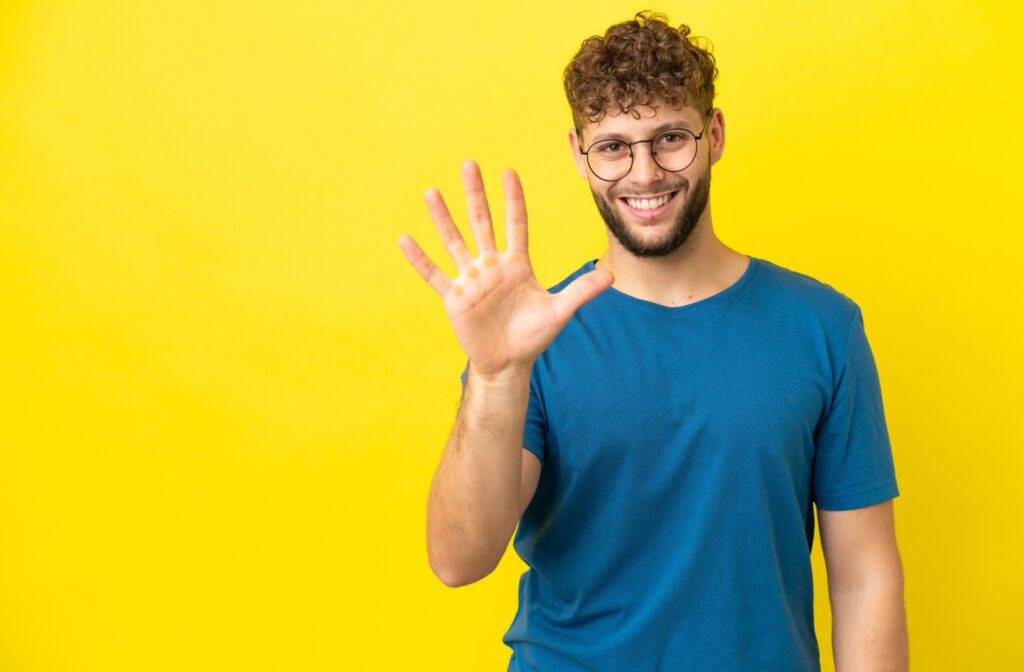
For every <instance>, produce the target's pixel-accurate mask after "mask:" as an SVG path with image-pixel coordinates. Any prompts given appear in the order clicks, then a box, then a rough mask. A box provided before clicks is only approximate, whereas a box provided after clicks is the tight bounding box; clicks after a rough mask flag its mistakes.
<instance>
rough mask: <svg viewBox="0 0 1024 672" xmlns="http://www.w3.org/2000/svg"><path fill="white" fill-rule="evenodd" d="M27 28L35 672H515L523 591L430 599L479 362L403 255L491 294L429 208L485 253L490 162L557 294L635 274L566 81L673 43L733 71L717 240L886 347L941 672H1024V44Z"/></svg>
mask: <svg viewBox="0 0 1024 672" xmlns="http://www.w3.org/2000/svg"><path fill="white" fill-rule="evenodd" d="M1008 4H1009V3H1008ZM0 8H2V9H0V297H2V306H0V308H2V317H3V325H4V326H3V329H2V331H0V334H2V335H0V346H2V348H3V350H2V361H3V364H2V372H3V378H2V381H3V385H2V388H0V389H2V395H3V396H2V424H0V670H3V672H43V671H46V672H49V671H62V672H63V671H67V672H77V671H86V670H89V671H103V672H114V671H120V670H133V671H136V670H176V671H180V670H247V671H251V672H256V671H264V670H282V671H284V670H302V671H305V670H359V671H362V670H413V669H416V670H423V669H437V670H473V671H476V670H503V669H505V665H506V662H507V659H508V655H509V651H508V649H507V648H506V647H505V646H504V645H503V644H502V643H501V635H502V634H503V633H504V631H505V629H506V628H507V627H508V625H509V623H510V622H511V619H512V617H513V614H514V611H515V606H516V582H517V579H518V575H519V573H520V572H521V571H524V569H525V566H524V565H523V564H522V562H521V561H520V560H519V559H518V557H516V556H515V555H514V554H513V553H512V552H511V551H510V552H509V554H508V555H506V557H505V559H504V561H503V562H502V564H501V566H500V567H499V569H498V570H497V571H496V572H495V573H494V574H493V575H491V576H490V577H488V578H487V579H485V580H483V581H481V582H479V583H476V584H473V585H471V586H467V587H464V588H460V589H457V590H453V589H449V588H446V587H445V586H443V585H442V584H441V583H440V581H439V580H437V579H436V577H434V576H433V575H432V574H431V572H430V570H429V568H428V565H427V560H426V550H425V501H426V495H427V491H428V487H429V484H430V479H431V477H432V475H433V470H434V468H435V467H436V464H437V461H438V459H439V457H440V454H441V450H442V447H443V444H444V441H445V439H446V437H447V433H448V430H449V428H450V424H451V421H452V419H453V417H454V411H455V407H456V402H457V399H458V393H459V380H458V375H459V373H460V372H461V370H462V366H463V364H464V357H463V355H462V352H461V350H460V349H459V347H458V343H457V341H456V340H455V338H454V335H453V333H452V332H451V328H450V325H449V324H448V322H447V320H446V317H445V314H444V311H443V308H442V305H441V302H440V300H439V298H438V297H437V296H436V295H435V294H434V293H433V291H432V290H431V289H430V288H429V287H428V286H427V285H426V284H425V283H424V282H423V281H422V280H421V279H420V278H419V276H418V275H416V273H415V272H414V271H413V270H412V268H411V267H410V266H409V265H408V264H407V262H406V260H405V259H404V257H403V256H402V254H401V252H400V250H399V248H398V245H397V239H398V237H399V235H400V234H402V233H409V234H411V235H413V237H415V238H416V240H417V241H419V242H420V243H421V244H422V245H423V247H424V249H425V250H426V251H427V252H428V254H430V255H431V256H432V257H433V258H434V259H435V260H436V261H437V262H438V263H439V264H440V265H441V266H442V268H444V269H446V270H447V271H448V272H449V273H452V274H454V265H453V264H452V262H451V260H450V259H448V258H447V255H446V254H445V252H444V249H443V247H442V246H441V244H440V242H439V240H438V238H437V234H436V231H435V230H434V227H433V224H432V223H431V221H430V219H429V217H428V215H427V211H426V208H425V206H424V204H423V200H422V196H423V192H424V191H425V190H426V189H427V188H428V187H430V186H436V187H438V188H440V189H441V191H442V193H443V194H445V196H446V197H447V200H448V202H449V203H450V205H451V207H452V210H453V214H454V215H455V217H456V220H457V221H458V222H459V223H460V224H461V225H462V226H463V230H464V232H465V234H466V236H467V238H468V237H469V235H470V234H469V230H468V226H466V225H465V219H464V212H465V206H464V201H463V197H462V191H461V183H460V181H459V163H460V161H461V160H463V159H465V158H473V159H476V160H477V161H479V163H480V165H481V166H482V169H483V172H484V179H485V183H486V184H487V187H488V191H489V193H490V195H491V199H492V210H493V212H494V214H495V216H496V218H498V219H499V221H500V217H501V212H502V207H501V200H500V195H501V190H500V182H499V175H500V170H501V169H502V168H504V167H509V166H511V167H515V168H516V169H517V170H518V171H519V173H520V175H521V176H522V181H523V185H524V189H525V192H526V197H527V203H528V207H529V212H530V216H531V232H530V244H531V250H532V255H533V259H534V265H535V268H536V271H537V274H538V278H539V280H540V281H541V282H542V284H544V285H545V286H550V285H552V284H554V283H555V282H557V281H559V280H561V279H562V278H563V277H564V276H565V275H567V274H568V273H569V272H570V271H572V270H574V269H575V268H577V267H578V266H579V265H580V264H581V263H582V262H583V261H585V260H586V259H591V258H596V257H597V256H599V255H600V254H601V252H602V251H603V249H604V245H605V233H604V226H603V223H602V222H601V220H600V218H599V216H598V214H597V211H596V209H595V208H594V205H593V201H592V199H591V196H590V193H589V190H588V189H587V187H586V184H585V183H584V182H583V181H582V180H581V179H580V178H579V176H578V175H577V173H576V171H575V169H574V168H573V166H572V163H571V161H570V155H569V150H568V144H567V142H566V139H565V134H566V131H567V129H568V128H569V126H570V118H569V111H568V106H567V104H566V102H565V99H564V94H563V92H562V89H561V79H560V78H561V72H562V68H563V67H564V66H565V64H566V63H567V62H568V60H569V59H570V57H571V56H572V54H573V53H574V52H575V50H576V49H577V48H578V46H579V44H580V42H581V41H582V40H583V39H584V38H586V37H587V36H589V35H591V34H594V33H603V32H604V30H605V29H606V28H607V27H608V26H609V25H610V24H612V23H615V22H618V21H621V20H624V19H627V18H629V17H630V16H631V15H632V14H633V13H634V12H635V11H638V10H640V9H648V8H649V9H656V10H662V11H665V12H667V13H668V15H669V18H670V20H671V21H672V22H673V23H681V22H686V23H689V24H690V25H691V26H692V27H693V29H694V33H695V34H696V35H701V36H706V37H708V38H710V40H711V42H712V44H713V45H714V49H715V53H716V55H717V58H718V63H719V67H720V69H721V76H720V79H719V80H718V91H719V95H718V98H717V99H716V104H717V105H718V106H720V107H721V108H722V109H723V111H724V115H725V119H726V123H727V143H726V151H725V155H724V157H723V160H722V161H721V163H719V164H718V165H716V167H715V169H714V180H713V189H712V203H713V208H714V224H715V228H716V231H717V232H718V235H719V236H720V237H721V238H722V239H723V240H724V241H726V242H727V243H728V244H729V245H731V246H733V247H735V248H737V249H738V250H740V251H742V252H744V253H747V254H752V255H755V256H759V257H762V258H766V259H769V260H772V261H774V262H776V263H779V264H781V265H783V266H786V267H788V268H792V269H794V270H797V271H800V272H803V273H807V274H809V275H812V276H814V277H816V278H818V279H820V280H822V281H823V282H827V283H829V284H831V285H832V286H834V287H836V288H837V289H839V290H840V291H842V292H843V293H845V294H846V295H848V296H850V297H851V298H852V299H854V300H855V301H857V302H858V303H859V304H860V306H861V307H862V309H863V312H864V315H865V322H866V328H867V331H868V335H869V339H870V341H871V344H872V347H873V349H874V353H875V357H876V361H877V363H878V367H879V371H880V376H881V380H882V385H883V395H884V401H885V405H886V414H887V418H888V422H889V430H890V435H891V438H892V443H893V450H894V459H895V462H896V467H897V475H898V480H899V483H900V488H901V491H902V495H901V497H899V498H897V500H896V516H897V527H898V536H899V541H900V548H901V551H902V555H903V561H904V566H905V572H906V598H907V614H908V620H909V624H910V642H911V660H912V664H913V667H914V669H917V670H929V671H940V670H1005V669H1010V667H1012V665H1013V664H1014V662H1015V661H1016V662H1017V663H1019V660H1020V654H1019V652H1020V642H1019V627H1020V616H1019V615H1020V605H1021V603H1022V601H1024V590H1022V579H1021V573H1020V552H1021V545H1022V544H1021V532H1022V525H1021V523H1022V513H1021V511H1022V505H1024V501H1022V499H1021V495H1020V494H1019V492H1020V480H1021V475H1022V469H1021V466H1022V457H1021V447H1022V443H1024V442H1022V440H1021V439H1022V432H1021V426H1020V408H1021V402H1022V394H1021V379H1022V376H1024V366H1022V363H1021V357H1020V343H1021V342H1022V341H1024V339H1022V335H1024V334H1022V328H1021V325H1022V320H1021V316H1020V312H1021V307H1022V301H1021V289H1022V282H1021V277H1020V267H1021V264H1020V250H1019V244H1020V243H1021V240H1022V237H1021V235H1020V226H1021V223H1022V217H1021V187H1020V185H1019V181H1020V176H1021V168H1020V166H1021V164H1022V159H1024V145H1022V142H1021V136H1020V134H1019V132H1018V130H1017V129H1018V125H1019V123H1020V107H1019V103H1020V96H1019V93H1018V90H1019V88H1020V75H1019V73H1020V70H1021V66H1022V63H1021V58H1020V56H1019V55H1018V54H1019V50H1020V41H1021V38H1020V35H1019V28H1018V26H1019V25H1020V19H1021V16H1020V15H1019V14H1016V15H1011V13H1010V10H1007V9H1004V8H1003V7H1002V5H1001V3H997V2H993V1H989V2H962V3H936V2H925V1H920V2H909V1H905V2H887V1H882V0H872V1H871V2H842V3H840V2H836V3H820V2H809V1H807V2H764V3H760V4H758V3H753V2H721V1H718V0H716V1H709V2H689V3H663V4H661V5H658V6H646V7H645V6H635V7H634V6H629V5H627V4H623V3H619V2H596V1H595V2H588V3H585V4H582V5H581V4H579V3H551V2H536V1H533V2H522V3H484V5H483V6H480V5H478V4H476V3H447V4H446V3H441V4H437V3H434V2H426V1H424V2H420V3H411V2H401V3H389V4H380V3H346V2H341V3H339V2H328V1H323V2H305V3H304V2H283V1H282V2H276V3H266V2H264V3H258V2H256V3H254V2H240V1H236V2H223V1H214V2H211V1H209V0H202V1H190V2H181V1H175V2H141V1H140V2H135V1H124V2H98V1H96V2H86V1H84V0H83V1H80V2H42V1H38V2H29V1H28V0H24V1H16V2H10V1H7V2H3V4H0ZM503 236H504V232H503V230H502V228H501V227H500V226H499V229H498V238H499V245H501V241H502V240H503ZM818 542H819V540H818V539H816V540H815V549H814V557H813V560H814V567H815V570H816V574H817V579H816V583H815V592H816V618H817V625H818V638H819V642H820V644H821V649H822V660H823V668H824V669H825V670H831V669H832V665H831V648H830V644H829V633H830V629H829V622H830V619H829V610H828V598H827V591H826V584H825V575H824V572H823V570H824V565H823V562H822V558H821V555H820V546H819V543H818Z"/></svg>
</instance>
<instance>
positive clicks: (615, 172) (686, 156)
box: [576, 110, 711, 182]
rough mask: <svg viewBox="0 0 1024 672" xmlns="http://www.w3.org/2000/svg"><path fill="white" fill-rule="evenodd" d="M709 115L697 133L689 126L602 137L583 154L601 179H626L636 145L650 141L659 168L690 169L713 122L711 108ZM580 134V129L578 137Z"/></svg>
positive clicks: (607, 180) (577, 132) (608, 180)
mask: <svg viewBox="0 0 1024 672" xmlns="http://www.w3.org/2000/svg"><path fill="white" fill-rule="evenodd" d="M707 115H708V118H707V119H706V120H705V121H704V126H703V127H702V128H701V129H700V133H698V134H697V135H694V133H693V131H691V130H690V129H688V128H672V129H669V130H667V131H664V132H662V133H659V134H658V135H657V136H656V137H654V138H652V139H650V140H637V141H636V142H625V141H623V140H616V139H614V138H613V139H610V140H598V141H597V142H595V143H593V144H592V145H590V147H589V148H587V151H585V152H583V151H581V152H580V154H583V155H584V156H585V157H587V165H588V166H590V170H591V171H592V172H593V173H594V176H595V177H597V179H599V180H604V181H605V182H615V181H617V180H621V179H622V178H624V177H625V176H626V175H628V174H629V171H630V170H632V169H633V145H642V144H645V143H647V144H650V145H651V158H653V159H654V163H656V164H657V165H658V167H659V168H661V169H662V170H666V171H668V172H670V173H678V172H679V171H681V170H686V168H687V167H688V166H689V165H690V164H691V163H693V160H694V159H695V158H696V157H697V141H698V140H700V139H701V138H702V137H704V131H705V130H707V127H708V122H709V121H711V110H708V111H707ZM579 135H580V132H579V129H577V130H576V137H579Z"/></svg>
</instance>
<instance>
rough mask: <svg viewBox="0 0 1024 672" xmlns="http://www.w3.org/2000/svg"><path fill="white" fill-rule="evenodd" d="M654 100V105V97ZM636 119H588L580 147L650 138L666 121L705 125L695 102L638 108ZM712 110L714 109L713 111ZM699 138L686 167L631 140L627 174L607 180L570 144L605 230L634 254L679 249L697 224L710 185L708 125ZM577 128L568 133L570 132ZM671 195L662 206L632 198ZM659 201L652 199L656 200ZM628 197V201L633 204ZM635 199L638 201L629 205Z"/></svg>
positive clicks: (692, 127) (677, 124) (653, 254)
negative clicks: (665, 163) (672, 166)
mask: <svg viewBox="0 0 1024 672" xmlns="http://www.w3.org/2000/svg"><path fill="white" fill-rule="evenodd" d="M655 105H657V104H656V103H655ZM638 111H639V112H640V114H641V118H640V119H635V118H633V116H632V115H630V114H618V115H615V116H612V115H607V116H605V118H604V119H602V120H601V121H600V122H598V123H596V124H587V125H586V126H585V127H584V128H582V129H580V130H581V131H582V137H580V138H579V141H580V142H582V144H583V147H582V149H586V148H587V147H589V146H590V145H592V144H593V143H594V142H595V141H596V140H600V139H605V138H616V139H621V140H624V141H625V142H634V141H636V140H648V139H651V138H653V137H654V136H656V135H657V134H658V133H659V132H661V131H662V130H665V129H666V128H668V127H674V128H686V129H689V130H691V131H693V133H694V134H695V135H696V134H699V133H700V132H701V128H702V127H703V126H704V123H703V121H704V120H703V119H702V117H701V115H700V114H699V113H698V112H697V111H696V110H695V109H693V108H690V107H684V108H683V109H681V110H675V109H673V108H671V107H667V106H664V105H657V106H656V107H645V108H638ZM712 114H715V113H712ZM714 123H715V120H714V119H712V120H711V121H709V122H708V130H705V132H704V135H703V136H702V138H701V139H700V140H698V141H697V155H696V156H695V157H694V159H693V162H692V163H691V164H690V165H689V166H687V167H686V168H685V169H684V170H682V171H679V172H669V171H667V170H664V169H663V168H661V167H660V166H658V165H657V164H656V163H655V162H654V160H653V159H652V157H651V152H650V148H651V145H650V143H643V144H639V145H633V166H632V168H630V171H629V173H627V174H626V176H625V177H623V178H621V179H619V180H617V181H615V182H606V181H603V180H601V179H599V178H598V177H596V176H595V175H594V173H593V172H592V171H591V170H589V169H588V168H587V165H586V157H584V156H583V155H582V154H579V151H578V149H579V147H578V146H577V145H575V144H574V151H575V155H576V158H577V165H578V167H579V168H580V172H581V173H584V174H585V175H586V177H587V180H588V182H589V183H590V191H591V193H593V195H594V202H595V203H596V204H597V209H598V211H599V212H600V213H601V217H602V218H603V219H604V221H605V224H606V225H607V227H608V230H609V231H611V233H612V235H614V236H615V238H616V240H618V241H619V243H620V244H621V245H622V247H623V248H625V249H626V250H627V251H629V252H630V253H631V254H633V255H635V256H637V257H660V256H665V255H668V254H671V253H672V252H674V251H676V250H677V249H679V248H680V247H681V246H682V245H683V244H684V243H685V242H686V241H687V239H688V238H689V237H690V234H691V233H692V232H693V230H694V229H695V228H696V226H697V223H698V221H699V220H700V217H701V215H702V214H703V213H704V211H705V209H706V208H707V204H708V199H709V194H710V187H711V164H712V163H713V161H714V159H715V158H717V157H713V156H712V153H711V151H710V145H711V137H710V133H709V131H710V128H711V126H712V125H713V124H714ZM574 135H575V134H571V137H572V136H574ZM665 196H669V200H668V202H667V203H665V204H664V205H662V206H660V207H654V208H651V207H647V208H643V207H642V206H643V205H645V204H643V203H637V202H636V200H635V199H647V200H648V203H647V204H646V205H647V206H651V205H653V203H651V201H655V199H658V198H663V197H665ZM656 202H657V201H655V203H656ZM631 203H632V205H631ZM634 205H636V206H640V207H633V206H634Z"/></svg>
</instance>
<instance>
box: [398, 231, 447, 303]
mask: <svg viewBox="0 0 1024 672" xmlns="http://www.w3.org/2000/svg"><path fill="white" fill-rule="evenodd" d="M398 246H399V247H400V248H402V253H403V254H404V255H405V258H406V259H408V260H409V263H410V264H412V267H413V268H415V269H416V272H417V273H419V274H420V276H421V277H422V278H423V279H424V280H426V281H427V284H428V285H430V286H431V287H433V288H434V291H435V292H437V293H438V294H440V295H441V296H444V295H445V292H447V291H448V287H449V286H450V285H451V284H452V281H451V279H450V278H449V277H448V276H447V275H445V273H444V271H442V270H441V269H440V268H438V267H437V264H435V263H434V262H433V261H431V260H430V257H428V256H427V254H426V252H424V251H423V249H422V248H421V247H420V246H419V243H417V242H416V241H415V240H413V238H412V236H410V235H407V234H402V235H401V236H399V237H398Z"/></svg>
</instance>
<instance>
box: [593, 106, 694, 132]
mask: <svg viewBox="0 0 1024 672" xmlns="http://www.w3.org/2000/svg"><path fill="white" fill-rule="evenodd" d="M634 110H635V112H636V114H638V115H639V116H640V118H639V119H637V118H636V117H635V116H634V113H633V112H632V111H631V112H625V113H623V112H622V111H621V110H616V112H615V114H612V113H609V114H606V115H605V116H604V117H603V118H602V119H601V120H600V121H598V122H596V123H586V124H584V126H583V128H581V129H580V130H581V131H582V132H583V136H584V137H586V138H593V139H595V140H599V139H601V138H604V137H608V136H633V137H638V138H639V137H645V136H646V135H648V134H650V133H653V132H656V131H658V130H661V129H664V128H666V127H672V126H674V127H676V128H688V129H690V130H692V131H693V132H694V133H697V132H699V131H700V127H701V115H700V113H699V112H698V111H697V110H696V108H693V107H690V106H683V107H682V108H681V109H676V108H674V107H671V106H669V105H664V104H659V103H653V104H651V105H643V106H639V107H636V108H634Z"/></svg>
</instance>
